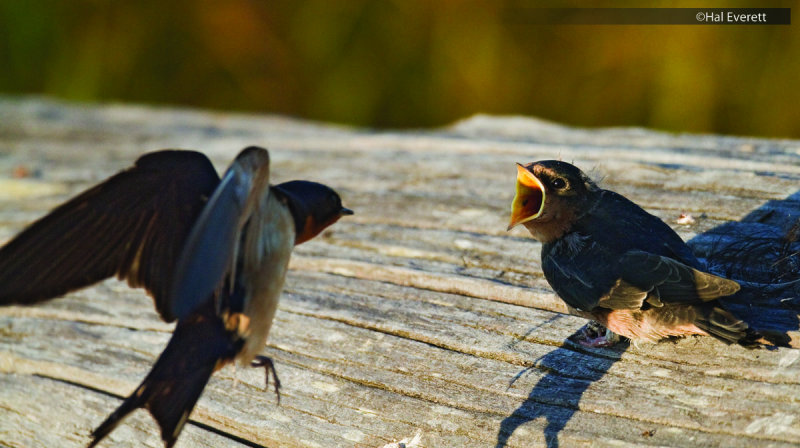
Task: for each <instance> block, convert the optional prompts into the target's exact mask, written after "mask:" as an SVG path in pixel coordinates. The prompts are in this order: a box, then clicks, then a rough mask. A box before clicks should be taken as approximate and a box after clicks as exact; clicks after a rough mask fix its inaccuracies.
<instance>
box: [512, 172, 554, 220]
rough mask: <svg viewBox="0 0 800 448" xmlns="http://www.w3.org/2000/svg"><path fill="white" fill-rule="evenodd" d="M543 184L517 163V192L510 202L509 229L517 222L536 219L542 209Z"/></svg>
mask: <svg viewBox="0 0 800 448" xmlns="http://www.w3.org/2000/svg"><path fill="white" fill-rule="evenodd" d="M544 196H545V191H544V185H543V184H542V182H541V181H540V180H539V179H537V178H536V176H534V175H533V173H531V172H530V171H528V169H527V168H525V167H524V166H522V164H519V163H518V164H517V194H516V195H514V201H513V202H512V203H511V222H510V223H509V224H508V229H506V230H511V229H513V228H514V227H516V226H517V225H519V224H522V223H524V222H528V221H530V220H532V219H536V218H538V217H539V215H541V214H542V210H544Z"/></svg>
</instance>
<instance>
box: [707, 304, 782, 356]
mask: <svg viewBox="0 0 800 448" xmlns="http://www.w3.org/2000/svg"><path fill="white" fill-rule="evenodd" d="M694 324H695V325H696V326H697V328H699V329H701V330H703V331H705V332H706V333H708V334H709V335H710V336H713V337H715V338H717V339H719V340H721V341H722V342H725V343H727V344H739V345H741V346H744V347H749V348H756V347H762V346H764V345H772V346H779V347H788V346H789V341H790V338H789V336H788V335H786V334H783V333H780V332H775V331H766V330H764V331H757V330H754V329H752V328H750V326H749V325H748V324H747V322H745V321H743V320H741V319H739V318H738V317H736V316H734V315H733V314H732V313H731V312H729V311H728V310H725V309H723V308H722V307H720V306H712V307H708V308H706V309H705V310H704V313H703V316H702V317H700V318H699V319H697V320H696V321H695V322H694Z"/></svg>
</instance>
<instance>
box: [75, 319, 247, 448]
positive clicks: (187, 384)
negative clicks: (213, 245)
mask: <svg viewBox="0 0 800 448" xmlns="http://www.w3.org/2000/svg"><path fill="white" fill-rule="evenodd" d="M235 355H236V347H235V345H234V344H233V343H232V342H231V339H230V337H229V336H228V333H227V332H226V331H225V329H224V327H223V325H222V322H221V321H220V320H219V318H217V317H216V316H213V315H211V316H209V315H207V314H206V315H201V314H199V313H198V314H195V315H192V316H189V317H188V318H187V319H185V320H184V321H181V322H178V326H177V327H176V328H175V333H174V334H173V335H172V339H170V341H169V343H168V344H167V348H166V349H164V352H163V353H162V354H161V356H160V357H159V358H158V360H157V361H156V363H155V365H154V366H153V369H152V370H151V371H150V373H149V374H148V375H147V377H146V378H145V379H144V381H142V384H140V385H139V387H138V388H136V390H135V391H134V392H133V393H132V394H131V395H130V396H129V397H128V398H126V399H125V401H124V402H123V403H122V405H120V407H119V408H117V410H116V411H114V413H113V414H111V415H110V416H109V417H108V418H107V419H106V420H105V421H104V422H103V423H101V424H100V426H98V427H97V429H95V430H94V431H93V432H92V437H93V439H92V442H91V443H90V444H89V448H92V447H94V446H95V445H97V444H98V443H99V442H100V441H101V440H103V438H104V437H106V436H107V435H108V434H109V433H110V432H111V431H113V430H114V428H115V427H116V426H117V425H118V424H119V423H120V422H121V421H122V420H123V419H124V418H125V417H126V416H127V415H128V414H130V413H131V412H133V411H134V410H136V409H138V408H145V409H147V410H148V411H150V414H151V415H152V416H153V418H154V419H155V420H156V422H157V423H158V426H159V428H161V438H162V439H163V440H164V444H165V446H166V447H171V446H172V445H173V444H174V443H175V441H176V440H177V438H178V435H179V434H180V432H181V430H182V429H183V426H184V424H185V423H186V421H187V420H188V418H189V414H191V412H192V409H194V406H195V404H196V403H197V400H198V399H199V398H200V394H202V392H203V389H204V388H205V386H206V383H208V380H209V378H210V377H211V374H212V373H214V370H215V369H216V367H217V366H218V364H219V362H220V361H223V362H224V361H227V360H230V359H233V357H234V356H235Z"/></svg>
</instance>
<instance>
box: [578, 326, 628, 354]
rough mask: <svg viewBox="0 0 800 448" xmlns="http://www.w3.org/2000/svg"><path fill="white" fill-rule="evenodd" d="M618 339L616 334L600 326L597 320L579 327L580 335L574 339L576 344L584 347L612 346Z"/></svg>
mask: <svg viewBox="0 0 800 448" xmlns="http://www.w3.org/2000/svg"><path fill="white" fill-rule="evenodd" d="M619 341H620V337H619V335H618V334H616V333H614V332H613V331H611V330H609V329H608V328H606V327H604V326H602V325H601V324H599V323H598V322H595V321H591V322H589V323H588V324H586V326H584V327H583V328H582V329H581V335H580V337H579V338H577V339H576V342H577V343H578V344H581V345H582V346H584V347H590V348H597V347H613V346H614V345H616V344H617V343H618V342H619Z"/></svg>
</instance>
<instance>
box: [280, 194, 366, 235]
mask: <svg viewBox="0 0 800 448" xmlns="http://www.w3.org/2000/svg"><path fill="white" fill-rule="evenodd" d="M273 188H275V189H276V190H278V191H279V192H280V193H282V194H283V195H284V196H285V197H286V200H287V203H288V205H289V210H291V212H292V217H293V218H294V225H295V230H296V232H297V236H296V237H295V244H300V243H304V242H306V241H308V240H310V239H311V238H314V237H315V236H317V235H318V234H319V233H320V232H322V231H323V230H325V228H326V227H328V226H330V225H331V224H333V223H335V222H336V221H338V220H339V218H341V217H342V216H345V215H352V214H353V211H352V210H350V209H349V208H345V207H343V206H342V199H341V198H340V197H339V195H338V194H337V193H336V192H335V191H333V189H332V188H330V187H328V186H327V185H323V184H318V183H316V182H310V181H307V180H293V181H289V182H284V183H282V184H279V185H275V186H274V187H273Z"/></svg>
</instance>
